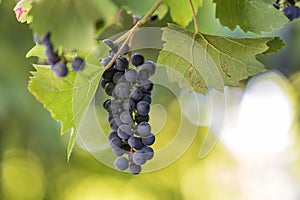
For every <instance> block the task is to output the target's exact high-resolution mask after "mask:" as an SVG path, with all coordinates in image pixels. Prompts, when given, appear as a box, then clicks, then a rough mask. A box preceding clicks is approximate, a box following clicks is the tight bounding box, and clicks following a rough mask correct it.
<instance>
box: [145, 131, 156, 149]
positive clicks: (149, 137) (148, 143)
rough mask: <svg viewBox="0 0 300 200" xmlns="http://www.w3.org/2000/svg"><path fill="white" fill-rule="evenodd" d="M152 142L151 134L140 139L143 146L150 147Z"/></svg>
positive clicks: (153, 140) (153, 139) (152, 136)
mask: <svg viewBox="0 0 300 200" xmlns="http://www.w3.org/2000/svg"><path fill="white" fill-rule="evenodd" d="M154 142H155V136H154V135H153V134H152V133H151V134H150V135H149V136H147V137H142V143H143V144H144V145H147V146H150V145H152V144H154Z"/></svg>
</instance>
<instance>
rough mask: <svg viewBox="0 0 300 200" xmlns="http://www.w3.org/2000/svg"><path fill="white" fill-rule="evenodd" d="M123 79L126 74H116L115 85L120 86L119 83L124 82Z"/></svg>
mask: <svg viewBox="0 0 300 200" xmlns="http://www.w3.org/2000/svg"><path fill="white" fill-rule="evenodd" d="M122 78H124V72H116V73H115V74H114V76H113V82H114V83H115V84H118V83H119V82H124V81H122Z"/></svg>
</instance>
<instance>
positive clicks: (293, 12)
mask: <svg viewBox="0 0 300 200" xmlns="http://www.w3.org/2000/svg"><path fill="white" fill-rule="evenodd" d="M283 14H284V15H285V16H286V17H287V18H288V19H289V20H290V21H292V20H294V19H296V18H299V17H300V8H299V7H298V6H294V5H293V6H288V7H286V8H284V9H283Z"/></svg>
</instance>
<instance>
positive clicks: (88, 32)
mask: <svg viewBox="0 0 300 200" xmlns="http://www.w3.org/2000/svg"><path fill="white" fill-rule="evenodd" d="M58 5H59V6H58ZM116 12H117V7H116V6H115V5H114V4H113V3H112V2H111V1H109V0H101V1H97V0H90V1H82V0H79V1H77V0H52V1H46V0H44V1H37V2H35V3H33V8H32V10H31V12H30V14H31V15H32V16H33V21H32V23H31V27H32V29H33V31H34V32H35V33H37V34H38V35H39V36H42V35H44V34H45V33H47V32H51V37H52V40H53V43H54V45H55V46H63V47H64V48H66V49H78V50H90V49H92V48H93V47H94V46H95V40H94V33H95V23H96V22H97V21H99V20H100V21H104V22H105V23H108V24H109V23H112V22H113V21H114V16H115V13H116Z"/></svg>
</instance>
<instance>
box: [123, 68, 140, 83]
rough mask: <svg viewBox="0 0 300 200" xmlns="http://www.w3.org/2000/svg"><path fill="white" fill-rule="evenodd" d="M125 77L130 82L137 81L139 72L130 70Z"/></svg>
mask: <svg viewBox="0 0 300 200" xmlns="http://www.w3.org/2000/svg"><path fill="white" fill-rule="evenodd" d="M124 76H125V79H126V80H127V81H128V82H134V81H136V79H137V71H136V70H135V69H129V70H128V71H127V72H125V74H124Z"/></svg>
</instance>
